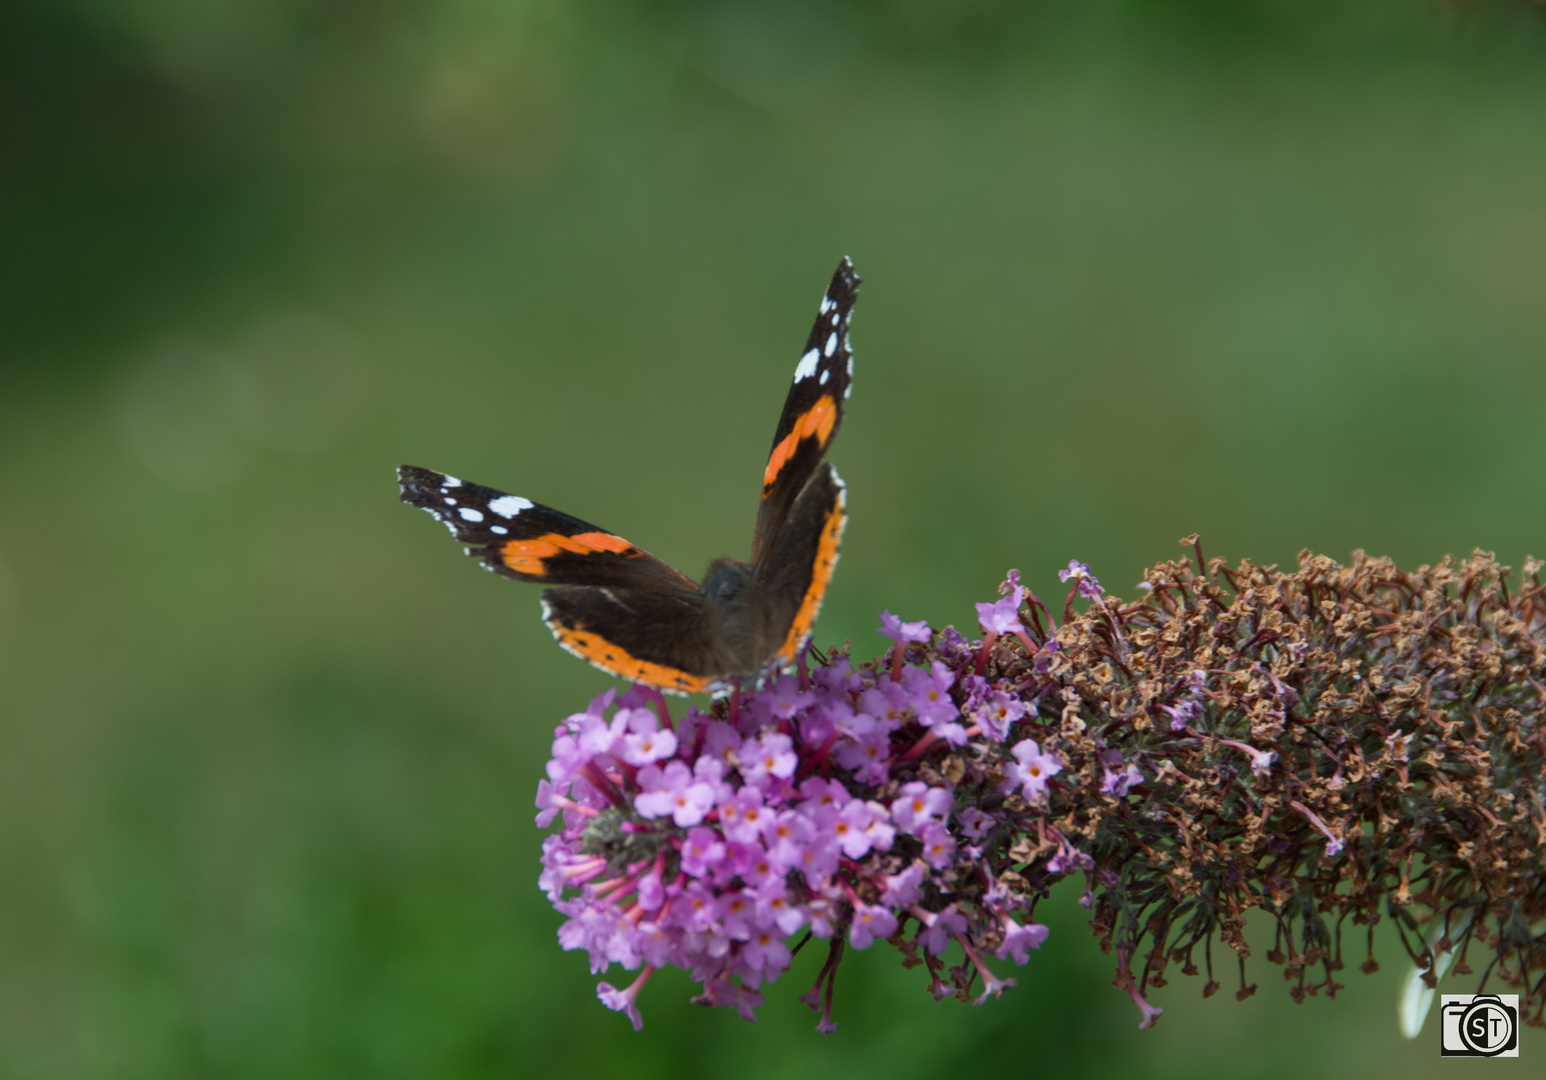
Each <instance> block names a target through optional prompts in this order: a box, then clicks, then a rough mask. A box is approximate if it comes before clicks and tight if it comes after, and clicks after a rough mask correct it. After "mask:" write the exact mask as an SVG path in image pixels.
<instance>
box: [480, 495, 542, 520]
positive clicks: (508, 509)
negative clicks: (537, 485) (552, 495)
mask: <svg viewBox="0 0 1546 1080" xmlns="http://www.w3.org/2000/svg"><path fill="white" fill-rule="evenodd" d="M534 505H536V504H535V503H533V502H532V501H531V500H530V499H523V498H521V497H520V496H519V495H501V496H500V497H499V498H497V499H491V500H489V504H488V508H489V509H490V510H492V511H494V513H496V514H498V515H499V516H500V517H505V518H513V517H515V515H516V514H519V513H520V512H521V511H522V510H530V509H531V508H532V507H533V506H534Z"/></svg>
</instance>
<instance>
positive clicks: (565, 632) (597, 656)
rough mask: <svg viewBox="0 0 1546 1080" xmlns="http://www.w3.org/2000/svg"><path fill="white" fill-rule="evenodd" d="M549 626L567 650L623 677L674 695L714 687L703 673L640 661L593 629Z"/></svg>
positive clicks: (549, 624) (694, 692)
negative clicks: (689, 672) (691, 672)
mask: <svg viewBox="0 0 1546 1080" xmlns="http://www.w3.org/2000/svg"><path fill="white" fill-rule="evenodd" d="M548 629H549V630H552V631H553V636H554V637H555V638H557V639H558V643H559V644H560V645H562V646H563V647H564V649H565V650H567V651H568V652H570V653H573V654H574V655H575V656H578V657H579V658H580V659H581V660H588V661H589V662H590V663H592V664H594V665H595V666H596V667H599V668H600V669H601V670H602V671H605V672H608V673H609V674H612V675H616V676H617V677H618V678H620V679H628V680H629V681H630V682H636V683H646V684H648V685H650V686H653V687H655V688H657V689H659V690H665V691H667V692H669V693H672V694H696V693H702V692H705V691H708V690H710V689H711V688H712V686H713V684H714V682H715V680H713V679H710V678H708V677H706V676H703V675H689V674H688V673H687V672H685V671H681V670H679V669H677V668H674V667H667V666H666V665H665V664H652V663H650V662H649V661H648V660H640V659H639V658H638V657H636V656H631V655H629V653H628V650H626V649H624V648H622V647H621V646H618V645H614V644H612V643H611V642H610V641H608V640H607V639H606V638H604V637H602V636H601V635H600V634H593V633H591V632H590V631H589V630H581V629H573V630H571V629H570V628H568V627H566V626H554V625H553V624H552V623H548Z"/></svg>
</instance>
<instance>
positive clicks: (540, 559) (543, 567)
mask: <svg viewBox="0 0 1546 1080" xmlns="http://www.w3.org/2000/svg"><path fill="white" fill-rule="evenodd" d="M397 481H398V484H399V486H400V487H401V489H402V496H401V497H402V501H403V502H405V503H409V504H411V505H413V506H417V507H419V508H420V509H421V510H427V511H428V512H429V513H430V514H431V515H433V516H434V518H435V520H436V521H439V522H440V523H441V524H442V525H444V526H445V527H446V528H448V529H450V530H451V534H452V535H453V536H455V537H456V538H457V539H458V540H460V541H461V542H462V543H463V544H466V545H467V554H469V555H476V556H478V557H479V558H481V559H482V560H483V563H484V565H485V566H487V567H488V568H489V569H490V570H493V571H494V572H495V573H499V574H503V575H504V576H506V577H512V578H515V579H517V580H518V581H538V582H543V583H544V584H548V585H604V586H624V587H630V588H636V589H653V590H656V591H667V592H682V591H686V592H695V591H696V590H697V587H698V586H697V583H696V582H694V581H693V580H692V579H691V578H689V577H688V576H687V575H685V574H683V573H682V572H681V571H679V570H677V569H675V568H674V567H672V566H671V565H670V564H668V563H665V562H662V561H661V560H659V559H657V558H655V557H654V556H653V555H651V554H649V553H648V552H646V551H643V550H641V549H640V548H637V547H635V546H634V545H633V544H630V543H629V542H628V541H627V540H624V539H623V538H622V537H620V536H617V535H616V534H614V533H610V532H607V531H606V530H605V529H599V528H597V527H596V526H594V525H591V524H589V523H587V522H584V521H581V520H580V519H579V518H576V517H570V516H569V515H568V514H564V513H560V512H559V511H557V510H554V509H553V508H552V507H548V506H543V505H542V504H541V503H534V502H532V501H531V500H530V499H523V498H521V497H520V496H519V495H509V494H506V493H505V492H503V491H499V490H497V489H495V488H491V487H484V486H483V485H481V484H471V483H467V482H466V481H463V480H458V479H457V478H456V477H454V476H447V475H445V474H444V473H438V472H435V471H434V470H432V469H421V468H418V467H416V466H413V465H404V466H403V467H402V468H400V469H398V470H397Z"/></svg>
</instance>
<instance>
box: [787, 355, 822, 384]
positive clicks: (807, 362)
mask: <svg viewBox="0 0 1546 1080" xmlns="http://www.w3.org/2000/svg"><path fill="white" fill-rule="evenodd" d="M820 362H821V354H820V353H818V352H817V351H816V350H815V349H812V350H811V351H810V352H808V353H806V354H805V355H804V356H802V357H800V364H799V366H798V367H796V368H795V369H794V381H795V382H799V381H800V380H801V379H809V378H810V377H811V376H812V375H814V374H816V365H817V364H818V363H820Z"/></svg>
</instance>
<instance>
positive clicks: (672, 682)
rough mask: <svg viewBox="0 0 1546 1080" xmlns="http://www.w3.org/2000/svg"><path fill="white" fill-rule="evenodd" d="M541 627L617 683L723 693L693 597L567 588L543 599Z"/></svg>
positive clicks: (718, 664)
mask: <svg viewBox="0 0 1546 1080" xmlns="http://www.w3.org/2000/svg"><path fill="white" fill-rule="evenodd" d="M542 621H543V622H545V623H547V624H548V629H549V630H551V631H553V636H554V637H555V638H557V639H558V643H559V644H560V645H562V646H563V647H564V648H565V649H566V650H567V651H569V652H570V653H572V654H574V655H575V656H578V657H579V658H580V659H582V660H588V661H589V662H590V663H592V664H594V665H595V666H596V667H598V668H600V669H601V670H602V671H606V672H610V673H611V674H613V675H616V676H617V677H618V678H621V679H628V680H630V681H632V682H640V683H648V684H649V685H650V686H654V687H656V688H658V689H661V690H664V691H666V692H667V693H672V694H696V693H708V694H717V693H719V692H721V691H722V690H725V689H728V684H727V683H726V682H725V681H724V678H723V677H724V676H725V674H726V668H725V663H724V661H723V659H722V658H721V657H720V656H719V654H718V650H716V649H715V647H714V641H713V637H712V634H711V633H710V628H709V624H708V620H707V618H706V617H705V612H704V605H703V600H702V598H701V597H700V596H698V595H697V594H692V595H687V594H682V593H665V592H656V591H653V590H644V589H620V588H610V587H607V586H604V585H568V586H564V587H563V588H558V589H548V590H546V591H545V592H543V594H542Z"/></svg>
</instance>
